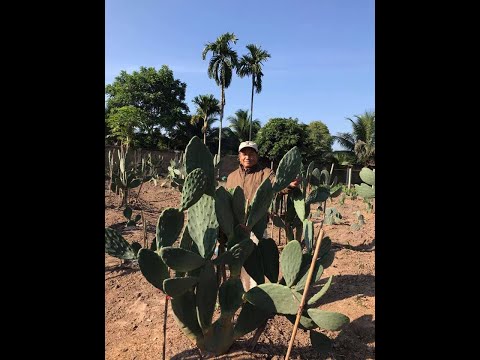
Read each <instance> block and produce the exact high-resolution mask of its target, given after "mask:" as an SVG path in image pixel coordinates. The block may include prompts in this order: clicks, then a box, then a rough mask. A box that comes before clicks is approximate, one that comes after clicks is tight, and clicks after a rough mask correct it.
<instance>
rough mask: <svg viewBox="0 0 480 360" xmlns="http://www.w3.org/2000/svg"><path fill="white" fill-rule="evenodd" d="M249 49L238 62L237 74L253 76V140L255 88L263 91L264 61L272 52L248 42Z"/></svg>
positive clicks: (251, 112) (250, 137) (251, 113)
mask: <svg viewBox="0 0 480 360" xmlns="http://www.w3.org/2000/svg"><path fill="white" fill-rule="evenodd" d="M247 49H248V50H249V51H250V54H247V55H243V56H242V58H241V59H240V62H239V63H238V68H237V74H238V76H240V77H242V78H243V77H244V76H250V75H251V76H252V98H251V100H250V132H249V136H248V140H252V125H253V124H252V121H253V90H254V89H255V91H256V92H257V94H260V93H261V92H262V76H263V72H262V62H263V61H266V60H267V59H268V58H269V57H270V54H269V53H268V52H267V51H265V50H262V49H261V47H260V46H256V45H253V44H248V45H247Z"/></svg>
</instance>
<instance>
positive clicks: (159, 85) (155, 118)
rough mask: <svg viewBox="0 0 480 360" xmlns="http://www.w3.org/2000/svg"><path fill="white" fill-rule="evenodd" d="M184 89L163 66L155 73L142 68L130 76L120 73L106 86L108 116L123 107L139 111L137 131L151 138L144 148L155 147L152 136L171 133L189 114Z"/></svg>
mask: <svg viewBox="0 0 480 360" xmlns="http://www.w3.org/2000/svg"><path fill="white" fill-rule="evenodd" d="M186 87H187V85H186V84H185V83H184V82H181V81H180V80H178V79H175V78H174V76H173V72H172V70H170V69H169V68H168V66H166V65H163V66H162V67H161V69H160V70H158V71H157V70H155V68H153V67H148V68H147V67H144V66H141V67H140V70H139V71H134V72H132V74H128V73H127V72H126V71H124V70H122V71H121V72H120V75H119V76H117V77H116V78H115V81H114V82H113V83H112V84H109V85H107V86H106V87H105V93H106V94H107V101H106V113H107V117H108V114H110V113H111V112H112V111H114V109H118V108H121V107H124V106H134V107H137V108H139V109H141V110H142V111H143V112H144V114H145V117H144V118H143V119H142V121H141V123H140V124H139V132H140V133H146V134H147V135H149V136H150V138H151V139H149V141H148V142H149V144H146V145H149V146H156V143H155V139H154V137H155V136H154V133H155V132H157V133H158V132H161V131H162V130H167V131H168V130H171V129H172V128H173V127H174V125H175V124H176V123H177V122H178V121H180V119H182V116H183V115H185V114H186V113H187V112H188V111H189V109H188V106H187V104H186V103H185V91H186ZM157 135H158V134H157ZM157 137H158V136H157Z"/></svg>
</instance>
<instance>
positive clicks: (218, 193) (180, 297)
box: [106, 137, 349, 354]
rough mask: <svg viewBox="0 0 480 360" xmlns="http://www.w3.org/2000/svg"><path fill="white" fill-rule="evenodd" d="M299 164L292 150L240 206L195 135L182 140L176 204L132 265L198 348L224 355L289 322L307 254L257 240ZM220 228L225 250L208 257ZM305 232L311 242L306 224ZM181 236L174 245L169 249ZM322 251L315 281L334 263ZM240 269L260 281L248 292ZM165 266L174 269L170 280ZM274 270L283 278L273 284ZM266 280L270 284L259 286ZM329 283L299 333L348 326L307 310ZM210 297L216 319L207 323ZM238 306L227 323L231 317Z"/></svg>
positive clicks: (341, 318) (238, 194)
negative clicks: (271, 320)
mask: <svg viewBox="0 0 480 360" xmlns="http://www.w3.org/2000/svg"><path fill="white" fill-rule="evenodd" d="M300 167H301V155H300V152H299V150H298V149H297V148H296V147H295V148H293V149H291V150H290V151H289V152H288V153H287V154H286V155H285V156H284V157H283V158H282V161H281V162H280V164H279V167H278V169H277V172H276V181H275V183H274V184H273V185H272V183H271V182H270V180H269V179H266V180H265V181H264V182H263V183H262V184H261V185H260V187H259V188H258V190H257V192H256V195H255V197H254V199H253V201H252V203H251V204H245V197H244V194H243V191H242V189H241V188H240V187H237V188H235V189H231V190H226V189H225V188H223V187H222V186H220V187H219V188H218V189H215V184H216V182H215V176H214V160H213V157H212V155H211V153H210V152H209V151H208V149H207V148H206V147H205V145H204V144H203V143H202V141H201V140H200V139H199V138H198V137H194V138H192V139H191V141H190V142H189V144H188V146H187V148H186V151H185V170H186V177H185V181H184V184H183V187H182V196H181V202H180V205H179V207H178V208H167V209H165V210H164V211H163V212H162V214H161V215H160V217H159V219H158V222H157V229H156V242H155V247H152V248H151V249H147V248H143V249H140V251H139V253H138V263H139V266H140V270H141V272H142V274H143V276H144V277H145V278H146V279H147V280H148V281H149V282H150V283H151V284H152V285H153V286H155V287H156V288H158V289H159V290H161V291H162V292H164V293H166V294H168V295H169V296H171V297H172V302H171V306H172V310H173V314H174V317H175V319H176V321H177V323H178V324H179V325H180V327H181V329H182V330H183V331H184V333H185V334H186V335H187V336H188V337H189V338H190V339H192V340H193V341H195V343H196V344H197V346H198V347H199V349H201V350H206V351H209V352H212V353H214V354H223V353H225V352H227V351H228V349H229V348H230V346H231V345H232V344H233V342H234V341H235V339H238V338H240V337H241V336H243V335H245V334H247V333H249V332H251V331H253V330H255V329H256V328H257V327H258V326H259V325H260V324H262V323H263V322H264V321H265V319H267V318H268V317H270V316H272V315H273V314H280V315H284V316H286V317H287V318H288V319H290V320H291V321H292V319H293V321H294V316H295V314H296V313H297V311H298V307H299V302H300V299H301V296H302V291H303V290H304V287H303V286H304V285H305V280H306V274H307V270H308V267H309V265H310V261H311V259H312V255H311V254H309V253H307V254H304V253H303V251H302V246H301V242H300V241H296V240H292V241H290V242H289V243H288V245H287V246H286V247H285V248H284V250H283V252H282V254H281V256H279V252H278V248H277V245H276V244H275V242H274V241H273V240H272V239H269V238H263V234H264V230H265V227H266V224H267V212H268V209H269V207H270V204H271V202H272V200H273V197H274V195H275V193H276V192H279V191H280V190H282V189H284V188H285V187H286V186H287V185H288V184H289V183H290V182H291V181H292V180H293V179H294V178H295V177H296V176H297V175H298V174H299V172H300ZM185 212H187V224H186V226H185V227H184V218H185V214H184V213H185ZM304 220H305V219H304ZM220 229H221V230H222V232H223V233H225V235H226V241H225V246H226V251H225V252H223V253H221V254H219V256H217V257H215V255H214V252H215V248H216V246H217V239H218V237H219V230H220ZM106 231H107V230H106ZM250 232H253V233H254V234H256V236H257V238H258V239H259V243H258V245H257V244H255V243H254V242H253V241H252V240H251V239H250ZM305 233H307V234H308V235H307V236H309V237H310V238H313V226H312V227H310V230H307V231H306V232H305ZM180 235H181V241H180V244H179V246H174V244H175V242H176V240H177V238H178V237H179V236H180ZM300 240H301V239H300ZM321 246H322V248H321V251H320V256H319V257H318V258H317V259H315V261H316V266H315V280H316V281H318V280H319V279H320V276H321V275H322V273H323V269H325V268H327V267H328V266H330V264H331V263H332V261H333V258H334V255H333V253H332V252H331V251H330V247H331V241H330V239H328V237H325V238H324V239H323V240H322V243H321ZM222 265H224V266H227V267H228V269H229V278H228V279H227V280H226V281H224V282H223V283H221V282H220V281H219V279H220V277H219V276H217V272H218V271H219V267H220V266H222ZM242 266H243V267H244V268H245V269H246V271H247V272H248V274H249V275H250V276H252V278H253V279H254V280H255V281H256V282H257V283H258V284H259V285H258V286H256V287H254V288H252V289H250V290H249V291H247V292H245V291H244V289H243V286H242V283H241V281H240V271H241V268H242ZM216 267H217V269H216ZM168 269H171V270H173V272H174V276H173V277H170V275H169V270H168ZM280 270H281V272H282V274H283V277H282V279H279V271H280ZM265 278H267V279H268V280H269V281H270V282H269V283H265ZM302 284H303V285H302ZM330 284H331V278H330V279H329V280H328V281H327V283H326V284H325V285H324V286H323V287H322V289H321V290H320V291H319V292H318V293H317V294H315V295H314V296H313V297H311V298H310V299H309V301H308V306H307V308H306V309H305V311H304V313H303V314H302V320H301V324H302V326H303V327H304V328H305V329H308V330H313V329H316V328H318V327H322V328H324V329H329V330H338V329H340V328H341V326H342V325H344V324H346V323H347V322H348V321H349V319H348V317H346V316H345V315H343V314H339V313H334V312H326V311H322V310H319V309H315V308H314V305H315V303H316V302H317V300H318V299H320V297H321V296H322V295H323V294H324V293H325V291H326V290H327V289H328V287H329V286H330ZM217 298H218V303H219V305H220V317H219V318H218V319H216V320H215V321H214V320H213V314H214V309H215V305H216V303H217ZM239 309H240V313H239V316H238V318H237V320H236V322H234V321H233V319H234V314H235V313H236V312H237V311H238V310H239ZM319 337H320V338H322V337H324V335H322V334H321V333H319V332H314V334H313V337H312V341H313V339H314V338H315V342H316V343H318V341H317V340H318V339H319Z"/></svg>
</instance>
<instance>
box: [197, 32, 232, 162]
mask: <svg viewBox="0 0 480 360" xmlns="http://www.w3.org/2000/svg"><path fill="white" fill-rule="evenodd" d="M237 40H238V39H237V37H236V36H235V34H233V33H225V34H223V35H220V36H219V37H218V38H217V40H215V42H209V43H207V44H206V45H205V47H204V48H203V52H202V58H203V60H205V57H206V56H207V53H208V52H209V51H211V52H212V58H211V59H210V62H209V64H208V77H209V78H210V79H215V83H216V84H217V85H218V86H220V87H221V89H222V98H221V102H220V127H219V129H218V156H220V151H221V149H222V121H223V110H224V108H225V89H226V88H228V87H229V86H230V83H231V82H232V72H233V69H235V68H236V67H237V61H238V55H237V52H236V51H235V50H233V49H232V48H231V47H230V42H233V43H234V44H236V43H237Z"/></svg>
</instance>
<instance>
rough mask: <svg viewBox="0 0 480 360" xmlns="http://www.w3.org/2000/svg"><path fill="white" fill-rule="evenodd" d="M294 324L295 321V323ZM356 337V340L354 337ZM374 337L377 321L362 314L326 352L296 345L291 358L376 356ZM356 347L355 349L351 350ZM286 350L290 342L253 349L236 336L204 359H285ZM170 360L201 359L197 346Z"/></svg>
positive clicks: (363, 359) (360, 359) (356, 359)
mask: <svg viewBox="0 0 480 360" xmlns="http://www.w3.org/2000/svg"><path fill="white" fill-rule="evenodd" d="M292 326H293V325H292ZM352 339H354V340H352ZM374 341H375V321H373V320H372V315H363V316H361V317H359V318H358V319H355V320H354V321H352V322H351V323H349V324H348V325H346V326H345V327H344V328H343V329H342V331H341V332H340V334H339V335H338V336H337V337H336V338H335V339H333V349H332V350H331V351H329V352H326V353H320V352H319V351H318V350H317V349H315V348H313V347H312V346H303V347H293V348H292V352H291V359H299V358H300V359H305V360H306V359H317V360H320V359H332V358H336V357H341V358H342V359H347V360H348V359H350V360H367V359H375V348H374V347H373V346H368V344H369V343H372V342H374ZM352 349H355V351H352ZM286 352H287V344H285V345H283V344H282V345H274V344H268V343H266V342H263V341H260V342H258V343H257V345H256V347H255V349H254V350H253V351H250V340H249V339H248V340H237V341H236V342H235V343H234V344H233V345H232V347H231V348H230V350H229V351H228V353H227V354H224V355H221V356H218V357H215V356H213V355H211V354H205V353H204V354H202V355H203V356H202V359H218V360H220V359H221V360H227V359H232V360H233V359H235V360H247V359H272V358H275V359H284V357H285V354H286ZM170 359H171V360H180V359H182V360H194V359H200V352H199V350H198V349H197V348H193V349H188V350H185V351H182V352H181V353H179V354H176V355H174V356H173V357H171V358H170Z"/></svg>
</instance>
